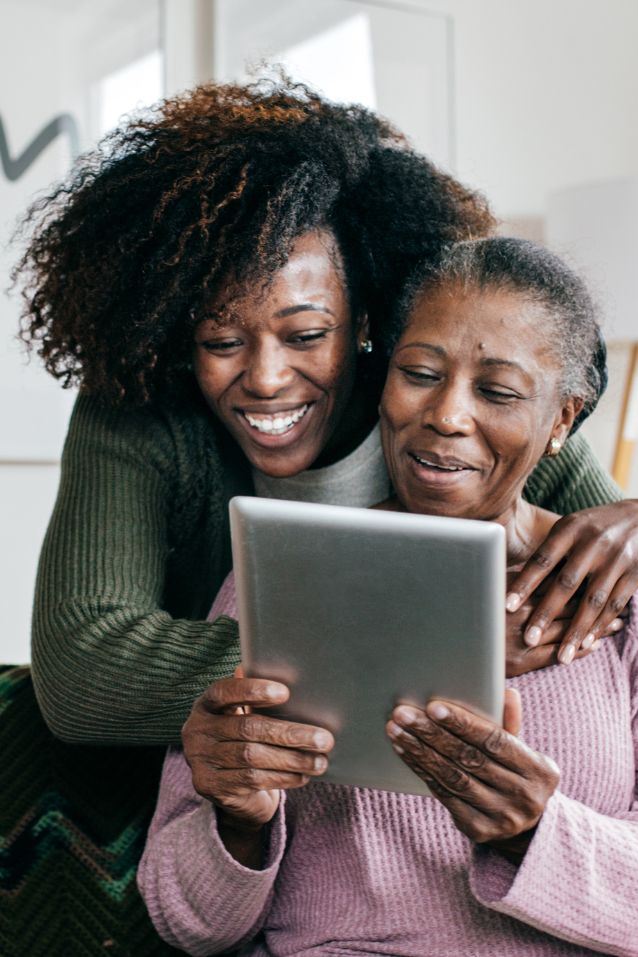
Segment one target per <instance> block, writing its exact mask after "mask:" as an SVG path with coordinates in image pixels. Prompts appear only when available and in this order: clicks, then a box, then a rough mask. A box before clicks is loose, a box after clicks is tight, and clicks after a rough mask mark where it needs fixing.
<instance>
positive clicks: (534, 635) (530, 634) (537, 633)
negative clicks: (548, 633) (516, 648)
mask: <svg viewBox="0 0 638 957" xmlns="http://www.w3.org/2000/svg"><path fill="white" fill-rule="evenodd" d="M542 634H543V633H542V631H541V630H540V628H539V627H538V625H532V627H531V628H528V629H527V631H526V632H525V644H526V645H531V646H532V647H534V645H537V644H538V643H539V641H540V640H541V635H542Z"/></svg>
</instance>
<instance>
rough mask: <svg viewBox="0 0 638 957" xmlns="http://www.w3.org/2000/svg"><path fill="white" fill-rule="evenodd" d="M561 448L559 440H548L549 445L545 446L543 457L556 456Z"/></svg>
mask: <svg viewBox="0 0 638 957" xmlns="http://www.w3.org/2000/svg"><path fill="white" fill-rule="evenodd" d="M562 447H563V446H562V443H561V442H560V440H559V439H550V440H549V445H548V446H547V449H546V450H545V455H558V453H559V452H560V450H561V449H562Z"/></svg>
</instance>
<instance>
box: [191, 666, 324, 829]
mask: <svg viewBox="0 0 638 957" xmlns="http://www.w3.org/2000/svg"><path fill="white" fill-rule="evenodd" d="M288 697H289V691H288V688H287V687H286V685H284V684H281V683H280V682H277V681H270V680H267V679H263V678H244V677H235V678H223V679H222V680H221V681H216V682H214V684H212V685H210V687H209V688H207V689H206V691H205V692H204V693H203V694H202V695H201V696H200V697H199V698H198V699H197V701H196V702H195V704H194V705H193V709H192V711H191V714H190V717H189V718H188V720H187V721H186V724H185V725H184V727H183V729H182V743H183V747H184V755H185V757H186V760H187V762H188V764H189V766H190V769H191V771H192V774H193V786H194V788H195V790H196V791H197V792H198V794H201V795H202V797H204V798H207V799H208V800H209V801H212V802H213V804H215V806H216V807H217V809H218V812H221V818H222V822H223V823H224V824H225V825H226V826H231V827H235V828H238V829H239V830H244V829H245V830H247V831H255V830H259V829H260V828H261V827H262V826H263V825H264V824H267V823H268V821H270V820H271V818H272V817H273V816H274V814H275V812H276V810H277V808H278V806H279V796H280V791H281V790H282V789H287V788H298V787H302V786H303V785H304V784H307V782H308V781H309V780H310V778H311V777H318V776H320V775H321V774H323V773H324V771H325V770H326V768H327V767H328V758H327V755H328V753H329V752H330V751H331V750H332V748H333V747H334V738H333V736H332V734H331V733H330V732H329V731H327V730H326V729H325V728H317V727H314V726H312V725H307V724H299V723H297V722H295V721H286V720H283V719H281V718H271V717H269V716H267V715H260V714H256V713H255V712H254V709H259V708H272V707H274V706H277V705H281V704H283V703H284V702H285V701H287V700H288Z"/></svg>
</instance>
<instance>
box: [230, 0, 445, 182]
mask: <svg viewBox="0 0 638 957" xmlns="http://www.w3.org/2000/svg"><path fill="white" fill-rule="evenodd" d="M214 9H215V17H214V22H213V30H214V58H213V65H214V75H215V77H216V78H217V79H221V80H240V81H243V80H245V79H246V78H247V77H248V76H249V75H250V71H251V68H256V69H257V70H259V66H260V64H261V63H263V62H264V61H266V62H268V63H271V64H277V63H279V64H281V65H282V66H283V67H284V68H285V69H286V70H287V71H288V72H289V73H290V75H291V76H292V77H293V78H294V79H297V80H302V81H305V82H307V83H308V84H309V85H311V86H313V87H314V88H315V89H318V90H320V91H321V92H323V93H324V94H325V95H326V96H328V97H329V98H330V99H333V100H335V101H338V102H359V103H362V104H363V105H364V106H368V107H370V108H372V109H375V110H377V111H378V112H379V113H381V114H382V115H384V116H386V117H387V118H388V119H390V120H392V121H393V122H394V123H396V125H397V126H398V127H399V128H400V129H401V130H402V131H403V132H404V133H406V134H407V135H408V136H409V137H410V139H411V141H412V143H413V144H414V146H415V147H416V148H417V149H419V150H421V151H422V152H425V153H427V154H428V155H429V156H430V157H431V158H432V159H434V160H435V162H437V163H439V164H440V165H442V166H444V167H446V168H448V169H451V168H453V167H454V161H455V157H454V135H453V129H454V124H453V115H452V111H453V81H452V77H453V25H452V19H451V17H449V16H447V15H445V14H443V13H439V12H431V11H428V10H425V9H417V8H413V7H412V6H403V5H397V4H395V3H393V2H391V0H388V2H383V0H321V3H317V2H316V0H215V7H214Z"/></svg>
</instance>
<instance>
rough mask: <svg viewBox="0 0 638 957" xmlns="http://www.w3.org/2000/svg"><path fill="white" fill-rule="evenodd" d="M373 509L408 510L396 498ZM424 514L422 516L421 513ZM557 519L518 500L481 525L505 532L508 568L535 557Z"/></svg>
mask: <svg viewBox="0 0 638 957" xmlns="http://www.w3.org/2000/svg"><path fill="white" fill-rule="evenodd" d="M375 508H380V509H384V510H386V511H391V512H406V511H407V509H406V508H405V507H404V506H403V504H402V503H401V502H400V501H399V499H398V498H391V499H388V500H387V501H386V502H381V503H380V504H379V505H376V506H375ZM424 514H425V513H424ZM557 518H558V516H557V515H555V514H554V513H553V512H548V511H546V510H545V509H543V508H539V507H538V506H537V505H530V503H529V502H526V501H525V499H523V498H521V497H519V498H518V499H517V500H516V502H514V504H513V505H512V506H511V508H509V509H508V510H507V511H506V512H504V513H503V514H502V515H499V516H498V517H495V518H489V519H484V521H491V522H498V524H499V525H502V526H503V527H504V529H505V539H506V543H507V566H508V568H512V567H513V566H515V565H521V564H522V563H524V562H526V561H527V559H528V558H530V556H531V555H533V554H534V552H535V551H536V549H537V548H538V546H539V545H540V544H541V542H544V541H545V539H546V538H547V536H548V534H549V531H550V529H551V527H552V525H554V523H555V522H556V520H557Z"/></svg>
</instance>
